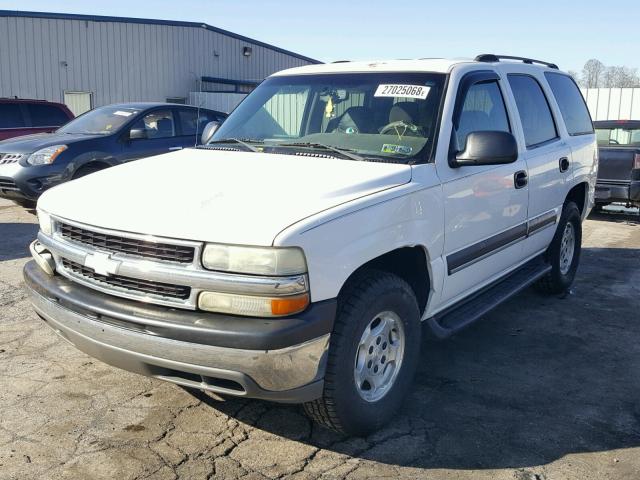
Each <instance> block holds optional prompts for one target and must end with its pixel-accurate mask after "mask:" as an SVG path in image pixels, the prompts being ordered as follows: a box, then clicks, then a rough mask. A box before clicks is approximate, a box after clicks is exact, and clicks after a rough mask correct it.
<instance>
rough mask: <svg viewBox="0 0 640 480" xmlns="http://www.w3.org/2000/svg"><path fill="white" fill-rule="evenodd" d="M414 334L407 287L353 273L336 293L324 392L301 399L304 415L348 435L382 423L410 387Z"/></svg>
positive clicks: (415, 315)
mask: <svg viewBox="0 0 640 480" xmlns="http://www.w3.org/2000/svg"><path fill="white" fill-rule="evenodd" d="M420 338H421V335H420V314H419V309H418V302H417V301H416V297H415V294H414V293H413V290H412V289H411V287H410V286H409V285H408V284H407V283H406V282H405V281H404V280H402V279H401V278H399V277H398V276H396V275H393V274H390V273H386V272H380V271H368V272H366V273H365V274H363V275H360V276H358V277H357V278H356V279H355V280H354V281H353V282H351V283H350V285H349V286H348V287H347V288H346V289H345V291H344V293H343V294H341V296H340V299H339V307H338V316H337V318H336V322H335V326H334V330H333V333H332V335H331V344H330V347H329V357H328V361H327V370H326V374H325V384H324V391H323V394H322V397H321V398H319V399H317V400H315V401H313V402H308V403H305V404H304V409H305V411H306V413H307V415H309V416H310V417H311V418H312V419H313V420H315V421H316V422H318V423H320V424H321V425H324V426H325V427H328V428H330V429H332V430H335V431H338V432H343V433H348V434H350V435H366V434H368V433H370V432H372V431H375V430H377V429H379V428H380V427H382V426H383V425H384V424H385V423H387V422H388V421H389V420H390V419H391V417H392V416H393V415H394V413H395V412H396V410H397V409H398V407H399V406H400V404H401V402H402V400H403V399H404V397H405V395H406V393H407V391H408V389H409V388H410V386H411V381H412V379H413V376H414V372H415V369H416V365H417V362H418V357H419V355H420Z"/></svg>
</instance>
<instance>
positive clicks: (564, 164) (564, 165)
mask: <svg viewBox="0 0 640 480" xmlns="http://www.w3.org/2000/svg"><path fill="white" fill-rule="evenodd" d="M558 164H559V167H560V171H561V172H563V173H564V172H566V171H567V170H569V165H570V164H569V159H568V158H567V157H562V158H561V159H560V160H558Z"/></svg>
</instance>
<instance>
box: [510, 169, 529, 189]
mask: <svg viewBox="0 0 640 480" xmlns="http://www.w3.org/2000/svg"><path fill="white" fill-rule="evenodd" d="M527 183H529V179H528V177H527V172H525V171H524V170H519V171H517V172H516V173H514V174H513V184H514V186H515V187H516V189H520V188H524V187H526V186H527Z"/></svg>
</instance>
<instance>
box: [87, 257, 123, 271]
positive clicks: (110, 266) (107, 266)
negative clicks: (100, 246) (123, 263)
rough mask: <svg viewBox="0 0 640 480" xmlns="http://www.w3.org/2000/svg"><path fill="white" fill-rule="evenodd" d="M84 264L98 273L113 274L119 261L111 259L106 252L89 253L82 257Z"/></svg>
mask: <svg viewBox="0 0 640 480" xmlns="http://www.w3.org/2000/svg"><path fill="white" fill-rule="evenodd" d="M84 266H85V267H87V268H90V269H92V270H93V271H94V272H96V273H97V274H98V275H113V274H115V273H116V272H117V271H118V267H119V266H120V262H119V261H117V260H112V259H111V255H109V254H108V253H102V252H96V253H93V254H92V253H90V254H88V255H87V256H86V257H85V258H84Z"/></svg>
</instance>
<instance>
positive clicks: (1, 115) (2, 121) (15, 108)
mask: <svg viewBox="0 0 640 480" xmlns="http://www.w3.org/2000/svg"><path fill="white" fill-rule="evenodd" d="M24 126H25V123H24V118H23V117H22V110H21V109H20V104H18V103H0V128H20V127H24Z"/></svg>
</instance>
